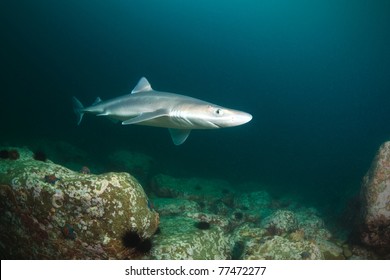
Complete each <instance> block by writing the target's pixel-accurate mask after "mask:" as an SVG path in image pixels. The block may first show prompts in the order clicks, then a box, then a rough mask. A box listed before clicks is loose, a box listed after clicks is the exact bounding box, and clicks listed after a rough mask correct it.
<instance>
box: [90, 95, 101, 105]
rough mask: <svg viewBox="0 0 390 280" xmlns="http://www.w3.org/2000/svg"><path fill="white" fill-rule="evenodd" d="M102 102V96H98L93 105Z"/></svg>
mask: <svg viewBox="0 0 390 280" xmlns="http://www.w3.org/2000/svg"><path fill="white" fill-rule="evenodd" d="M100 102H102V100H101V99H100V97H96V99H95V102H93V103H92V106H93V105H96V104H99V103H100Z"/></svg>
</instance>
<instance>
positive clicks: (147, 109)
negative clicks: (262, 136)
mask: <svg viewBox="0 0 390 280" xmlns="http://www.w3.org/2000/svg"><path fill="white" fill-rule="evenodd" d="M73 109H74V112H75V113H76V115H77V118H78V122H77V124H80V122H81V120H82V118H83V115H84V114H85V113H91V114H94V115H96V116H103V117H107V118H109V119H111V120H113V121H115V122H118V121H121V122H122V124H123V125H127V124H138V125H148V126H155V127H165V128H168V129H169V132H170V135H171V137H172V141H173V143H174V144H175V145H181V144H183V143H184V141H186V139H187V138H188V135H189V134H190V132H191V130H193V129H216V128H223V127H232V126H238V125H242V124H245V123H247V122H249V121H250V120H251V119H252V115H251V114H248V113H245V112H241V111H238V110H233V109H228V108H224V107H222V106H219V105H215V104H212V103H209V102H206V101H203V100H199V99H196V98H192V97H189V96H185V95H180V94H175V93H169V92H161V91H156V90H154V89H152V86H151V85H150V84H149V82H148V80H147V79H146V78H145V77H143V78H141V79H140V80H139V82H138V84H137V85H136V86H135V88H134V89H133V90H132V91H131V93H130V94H126V95H123V96H119V97H116V98H113V99H109V100H106V101H102V100H101V99H100V98H99V97H98V98H96V100H95V102H94V103H93V104H92V105H91V106H89V107H84V106H83V104H82V103H81V102H80V101H79V100H78V99H77V98H76V97H73Z"/></svg>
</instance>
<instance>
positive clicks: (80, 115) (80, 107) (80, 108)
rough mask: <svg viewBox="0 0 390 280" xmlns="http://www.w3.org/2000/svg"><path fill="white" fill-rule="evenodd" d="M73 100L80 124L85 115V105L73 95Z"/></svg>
mask: <svg viewBox="0 0 390 280" xmlns="http://www.w3.org/2000/svg"><path fill="white" fill-rule="evenodd" d="M72 101H73V111H74V113H75V114H76V116H77V125H79V124H80V123H81V120H82V119H83V116H84V112H83V109H84V106H83V104H82V103H81V102H80V101H79V100H78V99H77V98H76V97H74V96H73V98H72Z"/></svg>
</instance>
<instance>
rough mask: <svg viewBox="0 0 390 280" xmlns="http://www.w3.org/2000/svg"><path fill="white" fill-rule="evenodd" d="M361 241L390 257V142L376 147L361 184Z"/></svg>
mask: <svg viewBox="0 0 390 280" xmlns="http://www.w3.org/2000/svg"><path fill="white" fill-rule="evenodd" d="M361 200H362V204H363V207H362V210H361V216H362V221H361V224H362V226H361V229H360V231H361V233H360V234H361V240H362V242H363V243H364V244H366V245H368V246H372V247H374V248H376V249H380V250H381V251H382V254H383V255H387V257H388V256H390V141H389V142H385V143H384V144H382V145H381V147H380V148H379V151H378V152H377V154H376V156H375V159H374V160H373V162H372V163H371V167H370V169H369V170H368V172H367V174H366V175H365V176H364V178H363V183H362V187H361Z"/></svg>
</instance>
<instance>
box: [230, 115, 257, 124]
mask: <svg viewBox="0 0 390 280" xmlns="http://www.w3.org/2000/svg"><path fill="white" fill-rule="evenodd" d="M251 120H252V115H251V114H249V113H246V112H242V111H234V113H233V114H232V120H231V122H232V126H237V125H242V124H245V123H247V122H250V121H251Z"/></svg>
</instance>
